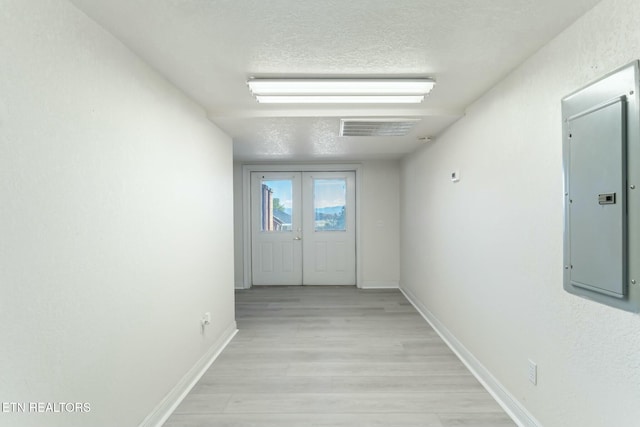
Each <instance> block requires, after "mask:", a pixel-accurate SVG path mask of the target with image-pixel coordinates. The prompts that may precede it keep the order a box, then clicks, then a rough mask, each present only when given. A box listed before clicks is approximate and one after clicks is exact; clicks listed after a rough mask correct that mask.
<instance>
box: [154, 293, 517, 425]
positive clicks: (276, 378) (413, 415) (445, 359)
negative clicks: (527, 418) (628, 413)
mask: <svg viewBox="0 0 640 427" xmlns="http://www.w3.org/2000/svg"><path fill="white" fill-rule="evenodd" d="M236 317H237V321H238V328H239V330H240V332H239V333H238V335H236V337H235V338H234V339H233V341H232V342H231V343H230V344H229V346H228V347H227V348H226V349H225V350H224V351H223V353H222V354H221V355H220V356H219V357H218V359H217V360H216V361H215V362H214V364H213V365H212V366H211V368H210V369H209V370H208V371H207V373H206V374H205V375H204V376H203V377H202V379H201V380H200V381H199V382H198V384H197V385H196V386H195V387H194V388H193V390H192V391H191V392H190V393H189V395H188V396H187V397H186V398H185V400H184V401H183V402H182V404H181V405H180V406H179V407H178V408H177V409H176V411H175V412H174V414H173V415H172V416H171V417H170V418H169V419H168V420H167V422H166V423H165V424H164V426H165V427H205V426H206V427H249V426H251V427H321V426H322V427H347V426H348V427H365V426H366V427H387V426H389V427H454V426H456V427H461V426H465V427H515V424H514V423H513V421H511V420H510V418H509V417H508V416H507V415H506V414H505V413H504V411H503V410H502V409H501V408H500V407H499V406H498V404H496V402H495V401H494V400H493V399H492V398H491V396H490V395H489V393H487V392H486V391H485V390H484V389H483V388H482V386H481V385H480V384H479V383H478V382H477V381H476V379H475V378H474V377H473V376H472V375H471V374H470V373H469V372H468V371H467V369H466V368H465V366H464V365H463V364H462V363H461V362H460V361H459V360H458V359H457V357H456V356H455V355H454V354H453V353H452V352H451V350H450V349H449V348H448V347H447V346H446V345H445V343H444V342H443V341H442V340H441V339H440V338H439V337H438V335H437V334H436V333H435V332H434V331H433V329H431V327H430V326H429V325H428V324H427V323H426V321H425V320H424V319H423V318H422V317H421V316H420V315H419V314H418V312H417V311H416V310H415V309H414V308H413V306H412V305H411V304H410V303H409V302H408V301H407V300H406V299H405V297H404V296H403V295H402V293H400V292H399V291H398V290H360V289H356V288H354V287H254V288H252V289H249V290H242V291H237V292H236Z"/></svg>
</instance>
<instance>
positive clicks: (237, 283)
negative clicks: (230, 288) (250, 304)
mask: <svg viewBox="0 0 640 427" xmlns="http://www.w3.org/2000/svg"><path fill="white" fill-rule="evenodd" d="M235 288H236V289H244V282H236V285H235Z"/></svg>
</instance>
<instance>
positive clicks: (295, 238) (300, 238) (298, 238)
mask: <svg viewBox="0 0 640 427" xmlns="http://www.w3.org/2000/svg"><path fill="white" fill-rule="evenodd" d="M293 240H302V237H300V236H296V237H294V238H293Z"/></svg>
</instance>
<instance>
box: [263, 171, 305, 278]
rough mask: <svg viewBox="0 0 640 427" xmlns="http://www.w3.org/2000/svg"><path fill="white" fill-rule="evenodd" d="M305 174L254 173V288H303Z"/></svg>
mask: <svg viewBox="0 0 640 427" xmlns="http://www.w3.org/2000/svg"><path fill="white" fill-rule="evenodd" d="M301 181H302V174H301V173H299V172H287V173H262V172H252V173H251V270H252V277H253V280H252V283H253V284H254V285H302V234H301V233H300V231H301V230H302V218H301V211H300V206H301V203H302V194H301V188H302V185H301Z"/></svg>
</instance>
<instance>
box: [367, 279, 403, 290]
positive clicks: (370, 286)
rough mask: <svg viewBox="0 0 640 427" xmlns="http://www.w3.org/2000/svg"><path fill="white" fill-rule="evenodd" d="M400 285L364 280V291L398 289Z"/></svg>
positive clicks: (391, 282)
mask: <svg viewBox="0 0 640 427" xmlns="http://www.w3.org/2000/svg"><path fill="white" fill-rule="evenodd" d="M399 287H400V284H399V283H398V282H397V281H388V282H387V281H383V280H364V281H363V282H362V289H398V288H399Z"/></svg>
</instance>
